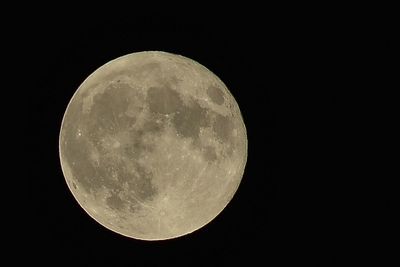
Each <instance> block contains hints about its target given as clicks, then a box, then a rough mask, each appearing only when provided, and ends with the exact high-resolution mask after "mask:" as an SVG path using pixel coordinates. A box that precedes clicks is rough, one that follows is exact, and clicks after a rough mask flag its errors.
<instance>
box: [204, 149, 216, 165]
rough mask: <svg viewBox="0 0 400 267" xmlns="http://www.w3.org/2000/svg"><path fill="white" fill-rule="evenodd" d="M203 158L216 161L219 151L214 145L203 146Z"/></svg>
mask: <svg viewBox="0 0 400 267" xmlns="http://www.w3.org/2000/svg"><path fill="white" fill-rule="evenodd" d="M203 158H204V160H205V161H207V162H210V163H211V162H214V161H215V160H216V159H217V153H216V152H215V148H214V147H212V146H206V147H204V148H203Z"/></svg>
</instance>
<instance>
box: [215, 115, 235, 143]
mask: <svg viewBox="0 0 400 267" xmlns="http://www.w3.org/2000/svg"><path fill="white" fill-rule="evenodd" d="M213 129H214V131H215V133H216V134H217V137H218V138H219V139H221V140H222V141H225V142H227V141H229V140H230V138H231V136H232V130H233V122H232V121H231V120H230V119H229V118H228V117H227V116H222V115H220V114H217V116H216V118H215V121H214V124H213Z"/></svg>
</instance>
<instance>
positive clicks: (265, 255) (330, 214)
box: [23, 15, 359, 266]
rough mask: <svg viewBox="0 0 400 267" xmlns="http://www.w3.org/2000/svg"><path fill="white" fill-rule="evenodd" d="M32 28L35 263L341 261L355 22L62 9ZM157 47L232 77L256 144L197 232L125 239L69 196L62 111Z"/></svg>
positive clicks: (30, 251)
mask: <svg viewBox="0 0 400 267" xmlns="http://www.w3.org/2000/svg"><path fill="white" fill-rule="evenodd" d="M205 16H206V15H205ZM206 17H207V16H206ZM207 18H208V17H207ZM24 29H26V32H24V42H25V44H29V45H27V47H28V48H27V49H26V51H25V53H26V54H27V55H28V58H29V62H30V64H31V65H30V66H29V67H30V69H33V70H34V71H33V72H31V74H32V77H29V79H30V80H31V81H33V83H34V85H35V87H34V90H27V93H26V95H27V99H28V107H29V123H28V124H27V127H28V129H27V131H29V132H30V135H29V139H28V140H29V143H28V144H27V148H29V149H27V150H29V151H33V152H34V153H33V155H32V157H31V162H30V164H31V165H30V167H29V172H30V175H29V182H28V190H29V194H28V196H29V211H30V212H31V217H30V218H32V220H31V221H32V223H31V225H32V228H31V229H29V231H28V233H26V236H25V238H24V242H23V244H24V245H23V246H24V248H27V249H26V251H27V253H26V254H24V255H26V257H28V258H29V260H32V261H35V262H36V260H37V261H39V262H42V261H50V262H53V263H54V264H57V263H60V262H65V263H69V262H71V263H82V264H83V265H91V266H94V265H97V264H103V263H105V264H111V265H112V266H117V265H120V264H122V265H129V266H161V265H167V266H170V265H171V266H172V265H185V266H195V265H200V266H221V265H222V266H225V265H227V264H238V263H242V265H246V266H254V265H256V264H257V265H258V264H261V265H268V264H272V265H281V264H282V265H285V264H288V263H316V264H320V265H322V266H330V265H334V264H336V263H340V262H341V260H342V256H341V255H343V253H346V251H345V249H344V245H345V244H344V243H345V242H347V241H345V240H344V239H343V236H342V231H341V230H342V227H343V225H344V223H345V222H344V220H343V219H342V217H340V216H338V214H339V213H340V209H341V208H342V207H343V203H342V202H343V200H342V198H343V194H344V193H343V191H342V190H338V189H342V188H343V187H345V186H346V182H345V181H344V180H343V172H342V169H341V168H339V166H340V165H342V164H348V162H346V161H344V160H342V158H341V155H343V153H344V152H343V150H342V147H341V146H342V145H341V140H342V138H343V135H345V134H346V131H345V127H344V126H339V125H341V123H342V121H341V118H342V112H343V109H344V105H345V104H344V102H345V101H343V99H346V92H343V91H341V89H343V84H344V81H345V80H347V77H348V76H349V75H353V73H354V72H352V70H351V67H350V68H349V66H351V64H354V62H355V61H356V60H358V57H357V56H356V54H357V51H359V50H358V48H359V47H358V43H357V42H354V41H355V36H357V34H358V31H356V30H354V31H353V29H356V28H348V27H347V26H345V27H344V26H343V25H338V24H337V23H336V22H335V23H334V22H330V21H329V20H327V21H324V20H322V19H315V18H314V19H307V18H305V17H302V16H284V15H282V16H278V15H276V16H268V17H267V16H266V17H265V18H264V17H262V16H258V17H257V18H252V17H251V15H247V17H242V16H237V17H236V16H233V17H232V18H230V19H227V18H223V19H219V18H218V17H217V18H216V19H215V20H211V19H207V20H206V22H205V21H204V20H201V21H200V20H198V21H196V20H193V21H192V20H189V19H188V20H186V19H182V18H180V19H179V18H173V17H168V16H154V17H135V18H132V17H128V18H126V17H125V18H122V17H118V16H115V17H105V18H102V19H91V20H88V19H87V20H84V19H78V18H75V17H74V16H72V17H70V18H69V19H64V18H58V17H57V15H54V16H49V17H45V18H37V19H33V20H31V21H30V22H29V23H27V26H26V28H24ZM144 50H161V51H166V52H171V53H176V54H181V55H184V56H186V57H189V58H192V59H194V60H196V61H198V62H199V63H201V64H203V65H204V66H206V67H207V68H209V69H210V70H211V71H213V72H214V73H215V74H216V75H217V76H219V77H220V78H221V80H222V81H223V82H224V83H225V84H226V85H227V87H228V88H229V89H230V91H231V93H232V94H233V96H234V97H235V98H236V100H237V102H238V104H239V106H240V108H241V111H242V115H243V118H244V122H245V124H246V127H247V134H248V142H249V143H248V144H249V147H248V159H247V165H246V170H245V173H244V176H243V180H242V183H241V185H240V187H239V189H238V191H237V193H236V194H235V196H234V198H233V199H232V201H231V202H230V204H229V205H228V206H227V207H226V208H225V209H224V210H223V212H222V213H221V214H220V215H219V216H217V218H216V219H215V220H213V221H212V222H210V223H209V224H208V225H206V226H205V227H203V228H201V229H200V230H198V231H196V232H194V233H192V234H190V235H187V236H183V237H180V238H177V239H173V240H167V241H160V242H145V241H140V240H134V239H130V238H126V237H123V236H119V235H118V234H115V233H113V232H111V231H109V230H107V229H105V228H104V227H102V226H101V225H99V224H98V223H97V222H95V221H94V220H93V219H91V218H90V217H89V216H88V215H87V214H86V213H85V212H84V211H83V209H82V208H80V206H79V205H78V203H77V202H76V201H75V199H74V198H73V196H72V194H71V193H70V191H69V190H68V188H67V186H66V183H65V180H64V177H63V174H62V171H61V167H60V163H59V157H58V135H59V130H60V126H61V120H62V116H63V114H64V111H65V109H66V107H67V104H68V102H69V100H70V98H71V97H72V95H73V93H74V92H75V90H76V89H77V88H78V87H79V85H80V84H81V83H82V82H83V80H84V79H85V78H86V77H87V76H88V75H89V74H91V73H92V72H93V71H94V70H96V69H97V68H98V67H99V66H101V65H103V64H104V63H106V62H108V61H109V60H111V59H114V58H116V57H119V56H122V55H125V54H128V53H133V52H138V51H144ZM349 55H352V56H351V57H349ZM353 55H354V56H353Z"/></svg>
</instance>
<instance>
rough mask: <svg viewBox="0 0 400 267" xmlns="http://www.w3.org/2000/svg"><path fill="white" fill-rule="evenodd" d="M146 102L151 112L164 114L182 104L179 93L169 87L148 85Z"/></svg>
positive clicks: (175, 109)
mask: <svg viewBox="0 0 400 267" xmlns="http://www.w3.org/2000/svg"><path fill="white" fill-rule="evenodd" d="M147 103H148V104H149V108H150V111H151V112H153V113H159V114H164V115H165V114H170V113H173V112H176V111H177V110H178V109H179V108H180V107H181V106H182V100H181V99H180V97H179V94H178V93H177V92H176V91H175V90H173V89H171V88H169V87H162V88H160V87H150V88H149V90H148V92H147Z"/></svg>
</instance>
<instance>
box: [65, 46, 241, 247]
mask: <svg viewBox="0 0 400 267" xmlns="http://www.w3.org/2000/svg"><path fill="white" fill-rule="evenodd" d="M59 153H60V161H61V167H62V171H63V174H64V177H65V180H66V183H67V185H68V188H69V190H70V191H71V192H72V194H73V196H74V198H75V199H76V201H77V202H78V203H79V205H80V206H81V207H82V208H83V209H84V210H85V211H86V213H87V214H89V215H90V217H92V218H93V219H94V220H96V221H97V222H98V223H100V224H101V225H103V226H104V227H106V228H108V229H109V230H112V231H114V232H116V233H118V234H121V235H124V236H128V237H131V238H135V239H142V240H163V239H171V238H176V237H179V236H183V235H186V234H189V233H191V232H193V231H196V230H198V229H200V228H201V227H203V226H204V225H206V224H207V223H209V222H210V221H212V220H213V219H214V218H215V217H216V216H217V215H218V214H219V213H220V212H221V211H222V210H223V209H224V208H225V207H226V205H227V204H228V203H229V202H230V200H231V199H232V197H233V195H234V194H235V192H236V191H237V189H238V187H239V184H240V181H241V179H242V176H243V173H244V168H245V165H246V160H247V135H246V128H245V125H244V122H243V118H242V115H241V112H240V109H239V106H238V104H237V102H236V101H235V99H234V97H233V96H232V94H231V93H230V92H229V90H228V89H227V87H226V86H225V84H224V83H223V82H222V81H221V80H220V79H219V78H218V77H217V76H216V75H215V74H213V73H212V72H211V71H210V70H208V69H207V68H206V67H204V66H202V65H201V64H199V63H197V62H196V61H194V60H192V59H189V58H186V57H184V56H180V55H175V54H171V53H166V52H158V51H149V52H138V53H132V54H128V55H125V56H122V57H119V58H117V59H114V60H112V61H110V62H108V63H106V64H105V65H103V66H101V67H100V68H98V69H97V70H96V71H94V72H93V73H92V74H91V75H90V76H89V77H88V78H87V79H86V80H85V81H84V82H83V83H82V84H81V85H80V86H79V88H78V90H77V91H76V92H75V94H74V95H73V96H72V99H71V100H70V102H69V104H68V106H67V108H66V111H65V114H64V117H63V120H62V124H61V130H60V137H59Z"/></svg>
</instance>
